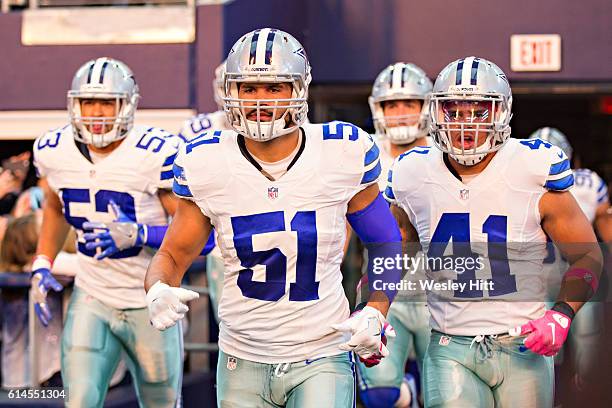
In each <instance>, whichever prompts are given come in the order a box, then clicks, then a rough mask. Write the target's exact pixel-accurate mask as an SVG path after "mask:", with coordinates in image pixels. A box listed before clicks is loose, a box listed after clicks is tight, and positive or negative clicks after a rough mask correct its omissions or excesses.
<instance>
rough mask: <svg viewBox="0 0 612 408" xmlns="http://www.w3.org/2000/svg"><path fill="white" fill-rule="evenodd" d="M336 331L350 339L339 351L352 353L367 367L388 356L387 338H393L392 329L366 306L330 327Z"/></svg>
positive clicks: (381, 317)
mask: <svg viewBox="0 0 612 408" xmlns="http://www.w3.org/2000/svg"><path fill="white" fill-rule="evenodd" d="M332 328H333V329H334V330H336V331H340V332H345V333H349V334H350V335H351V338H350V339H349V341H347V342H346V343H342V344H341V345H340V349H341V350H345V351H354V352H355V354H357V355H358V356H359V359H360V360H361V361H362V362H363V363H364V364H365V365H366V366H368V367H371V366H374V365H376V364H378V363H380V361H381V360H382V359H383V358H384V357H387V356H388V355H389V350H388V349H387V346H386V343H387V337H395V330H394V329H393V327H392V326H391V325H390V324H389V323H387V322H385V318H384V316H383V315H382V313H380V311H378V310H377V309H375V308H373V307H371V306H366V307H364V308H363V309H361V310H358V311H356V312H354V313H353V314H352V315H351V316H350V317H349V318H348V319H347V320H345V321H344V322H342V323H338V324H334V325H332Z"/></svg>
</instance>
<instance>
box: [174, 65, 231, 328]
mask: <svg viewBox="0 0 612 408" xmlns="http://www.w3.org/2000/svg"><path fill="white" fill-rule="evenodd" d="M224 73H225V61H223V62H222V63H221V64H220V65H219V66H218V67H217V69H215V79H214V81H213V95H214V97H215V102H216V103H217V107H218V108H219V109H218V110H217V111H215V112H212V113H200V114H199V115H196V116H194V117H193V118H191V119H189V120H187V121H186V122H185V123H184V124H183V126H182V127H181V130H180V131H179V136H180V137H181V138H182V139H183V140H184V141H185V142H187V141H189V140H191V139H194V138H196V137H197V136H199V135H201V134H202V133H205V132H207V131H211V130H229V129H231V126H230V125H229V123H228V121H227V115H226V114H225V111H224V110H223V74H224ZM212 239H213V238H211V242H212ZM224 275H225V267H224V266H223V257H222V256H221V251H220V250H219V247H217V246H215V248H214V249H213V250H212V252H211V253H210V254H209V255H208V256H207V257H206V280H207V284H208V294H209V297H210V303H211V304H212V307H213V311H214V314H215V316H216V317H217V320H218V319H219V313H218V309H219V307H218V304H219V299H220V298H221V291H222V290H223V276H224Z"/></svg>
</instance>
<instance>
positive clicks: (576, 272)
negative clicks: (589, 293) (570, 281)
mask: <svg viewBox="0 0 612 408" xmlns="http://www.w3.org/2000/svg"><path fill="white" fill-rule="evenodd" d="M569 277H576V278H578V279H581V280H583V281H584V282H585V283H586V284H587V285H589V286H590V287H591V289H593V294H595V292H597V287H598V286H599V278H598V277H597V275H595V274H594V273H593V272H591V271H589V270H588V269H582V268H574V269H570V270H569V271H567V272H565V277H564V279H565V278H569Z"/></svg>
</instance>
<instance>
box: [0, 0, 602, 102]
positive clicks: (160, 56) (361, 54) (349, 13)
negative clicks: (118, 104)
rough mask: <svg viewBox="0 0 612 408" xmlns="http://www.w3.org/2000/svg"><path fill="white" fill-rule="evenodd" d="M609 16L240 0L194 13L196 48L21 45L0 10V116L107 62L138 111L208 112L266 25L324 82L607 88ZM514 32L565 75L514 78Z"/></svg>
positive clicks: (15, 21) (584, 11)
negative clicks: (558, 60) (450, 79)
mask: <svg viewBox="0 0 612 408" xmlns="http://www.w3.org/2000/svg"><path fill="white" fill-rule="evenodd" d="M610 20H612V6H611V5H610V3H609V1H608V0H584V1H582V2H579V3H577V2H569V1H561V2H560V1H558V0H540V1H538V2H533V1H530V0H516V1H514V2H512V5H511V7H500V4H499V3H497V2H490V1H488V0H471V1H469V2H447V1H446V0H430V1H427V2H422V1H414V0H410V1H404V0H309V1H307V2H306V1H299V2H287V1H285V0H258V1H256V2H254V1H249V0H235V1H232V2H229V3H227V4H225V5H218V4H217V5H203V6H199V7H198V8H197V14H196V24H197V31H196V40H195V42H194V43H191V44H146V45H143V44H138V45H127V44H126V45H108V46H102V45H82V46H81V45H79V46H23V45H21V41H20V32H21V13H19V12H14V13H8V14H0V53H1V55H3V58H2V59H0V89H1V90H2V97H1V98H0V110H19V109H62V108H64V107H65V92H66V89H67V86H69V84H70V79H71V77H72V75H73V73H74V71H75V70H76V68H77V67H78V66H80V65H81V64H82V63H83V62H84V61H86V60H88V59H90V58H95V57H97V56H101V55H109V56H112V57H116V58H119V59H122V60H124V61H125V62H126V63H127V64H128V65H130V66H131V67H132V68H133V70H134V72H135V73H136V76H137V79H138V81H139V84H140V87H141V93H142V95H143V98H142V101H141V105H140V106H141V107H143V108H150V109H154V108H186V107H191V108H195V109H197V110H198V111H210V110H213V109H215V106H214V102H213V98H212V90H211V86H210V84H211V81H212V79H213V75H214V68H215V67H216V66H217V65H218V63H219V62H220V61H221V60H222V58H223V56H224V55H225V54H226V53H227V52H228V51H229V49H230V48H231V45H232V44H233V42H234V41H235V40H236V39H237V38H239V37H240V35H242V34H244V33H245V32H248V31H250V30H252V29H254V28H257V27H262V26H273V27H277V28H280V29H284V30H287V31H289V32H290V33H292V34H294V35H295V36H296V37H297V38H298V40H300V41H302V42H303V44H304V46H305V48H306V50H307V52H308V54H309V57H310V60H311V63H312V66H313V78H314V82H319V83H350V82H353V83H359V82H362V83H368V82H370V81H372V80H373V78H374V77H375V76H376V74H377V73H378V72H379V71H380V70H381V69H382V68H383V67H384V66H386V65H387V64H389V63H391V62H394V61H397V60H410V61H415V62H417V63H418V64H419V65H421V66H422V67H423V68H424V69H425V71H426V72H427V73H428V75H429V76H431V77H435V75H436V74H437V72H439V70H440V69H441V68H442V67H443V66H444V65H445V64H446V63H448V62H450V61H452V60H454V59H456V58H459V57H462V56H467V55H478V56H481V57H484V58H488V59H491V60H492V61H494V62H496V63H497V64H498V65H500V67H501V68H502V69H503V70H504V71H505V72H506V73H507V74H508V76H509V78H510V80H514V81H516V80H518V81H560V82H563V81H568V82H575V81H603V82H610V81H612V73H611V72H610V69H609V67H610V65H612V54H610V52H609V49H610V48H609V47H610V40H609V21H610ZM518 33H526V34H546V33H558V34H560V35H561V38H562V53H563V65H562V69H561V71H559V72H547V73H542V72H538V73H535V72H534V73H517V72H511V71H510V66H509V65H510V36H511V35H512V34H518ZM606 59H607V61H606Z"/></svg>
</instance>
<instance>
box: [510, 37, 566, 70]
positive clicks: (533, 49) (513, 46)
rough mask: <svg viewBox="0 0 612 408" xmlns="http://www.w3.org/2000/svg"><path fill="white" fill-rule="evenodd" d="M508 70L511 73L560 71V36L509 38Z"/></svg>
mask: <svg viewBox="0 0 612 408" xmlns="http://www.w3.org/2000/svg"><path fill="white" fill-rule="evenodd" d="M510 68H511V69H512V70H513V71H560V70H561V36H560V35H558V34H516V35H513V36H511V37H510Z"/></svg>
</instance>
